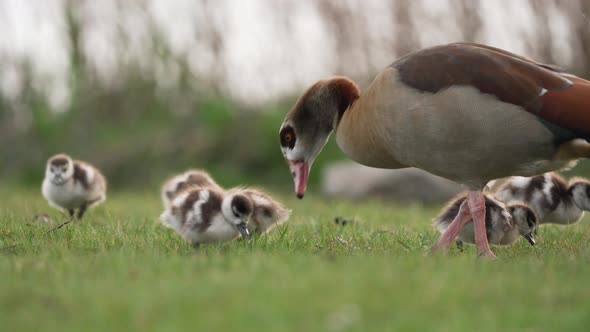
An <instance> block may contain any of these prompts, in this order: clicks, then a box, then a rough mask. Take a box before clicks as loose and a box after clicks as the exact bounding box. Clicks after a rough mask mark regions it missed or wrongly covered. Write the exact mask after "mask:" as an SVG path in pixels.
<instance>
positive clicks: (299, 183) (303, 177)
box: [288, 161, 309, 199]
mask: <svg viewBox="0 0 590 332" xmlns="http://www.w3.org/2000/svg"><path fill="white" fill-rule="evenodd" d="M288 163H289V169H290V170H291V175H292V176H293V182H294V183H295V194H296V195H297V198H299V199H302V198H303V194H305V189H306V187H307V180H308V179H309V164H308V163H307V162H305V161H288Z"/></svg>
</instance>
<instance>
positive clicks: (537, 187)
mask: <svg viewBox="0 0 590 332" xmlns="http://www.w3.org/2000/svg"><path fill="white" fill-rule="evenodd" d="M496 196H497V197H498V198H499V199H501V200H502V201H504V202H512V201H520V202H524V203H525V204H527V205H528V206H529V207H530V208H531V209H532V210H533V211H534V212H535V214H536V215H537V217H538V218H539V223H540V224H547V223H551V224H562V225H568V224H573V223H575V222H577V221H579V220H580V219H582V217H583V216H584V211H590V182H588V181H587V180H585V179H582V178H573V179H571V180H570V181H569V183H568V182H566V181H565V180H564V179H563V178H562V177H561V176H559V175H558V174H556V173H553V172H550V173H546V174H543V175H538V176H533V177H522V176H514V177H510V178H508V180H507V181H506V182H505V183H504V184H503V185H502V186H500V187H499V188H498V190H497V192H496Z"/></svg>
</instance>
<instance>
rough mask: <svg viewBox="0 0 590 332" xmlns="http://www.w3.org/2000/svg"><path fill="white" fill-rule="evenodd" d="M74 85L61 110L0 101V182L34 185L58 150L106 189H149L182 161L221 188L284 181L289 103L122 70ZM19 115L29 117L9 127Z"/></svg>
mask: <svg viewBox="0 0 590 332" xmlns="http://www.w3.org/2000/svg"><path fill="white" fill-rule="evenodd" d="M78 84H79V85H78V88H77V93H76V97H75V98H74V100H73V103H72V105H71V106H70V108H69V109H68V110H66V111H64V112H54V111H51V110H50V109H49V106H48V104H47V102H46V100H45V99H46V98H45V96H44V95H42V94H40V93H34V92H31V93H27V94H25V95H24V97H23V98H22V99H21V100H20V101H19V107H18V108H15V107H14V106H13V105H11V104H9V103H7V102H6V101H3V102H2V103H0V105H2V106H0V123H1V125H0V128H1V131H2V133H0V143H1V147H2V148H1V150H0V160H2V162H1V167H0V179H3V180H5V181H8V182H12V183H15V184H21V185H22V184H24V185H31V186H37V185H39V184H40V181H41V179H42V177H43V173H44V167H45V161H46V160H47V158H49V157H50V156H51V155H53V154H55V153H59V152H65V153H68V154H70V155H71V156H72V157H74V158H77V159H82V160H87V161H89V162H91V163H93V164H95V165H96V166H98V167H99V168H100V169H102V170H103V171H104V173H105V174H106V175H107V177H108V179H109V182H110V185H111V188H123V187H129V186H132V187H140V188H143V187H147V186H153V185H154V184H156V183H160V182H162V181H163V180H164V179H165V178H166V177H167V176H170V175H172V174H173V173H175V172H180V171H182V170H184V169H187V168H204V169H206V170H208V171H210V172H211V173H212V174H213V175H214V176H215V177H216V178H218V179H219V181H220V183H222V184H225V185H228V186H229V185H236V184H238V183H244V184H251V185H252V184H257V185H264V186H271V187H274V188H279V189H290V188H291V185H292V184H291V177H290V175H289V171H288V168H287V166H286V164H285V162H284V161H283V159H282V156H281V153H280V149H279V144H278V129H279V127H280V125H281V123H282V119H283V117H284V114H285V113H286V112H287V111H288V110H289V108H290V107H291V106H292V104H293V102H294V100H288V101H284V102H277V103H273V104H269V105H266V106H264V107H262V109H254V108H253V107H247V106H242V105H240V104H238V103H236V102H233V101H232V100H230V99H228V98H224V97H220V96H218V95H217V94H215V93H214V92H210V91H208V92H207V91H205V92H204V91H201V90H199V89H194V90H189V89H193V88H186V89H187V90H185V91H164V93H163V92H162V91H159V90H158V86H157V82H156V81H155V80H151V79H150V78H145V77H142V76H141V75H128V76H127V78H126V81H125V83H124V85H122V86H123V87H124V88H121V89H117V90H113V89H110V88H108V87H103V86H101V85H99V84H96V83H95V82H92V81H91V80H88V81H81V80H78ZM31 89H32V88H31ZM179 105H181V106H179ZM181 108H182V109H181ZM18 112H21V113H18ZM23 113H24V114H29V115H30V123H28V124H27V125H26V126H25V127H24V128H17V126H15V123H17V122H18V118H19V117H22V116H23ZM326 150H327V152H325V153H323V154H322V158H320V159H319V160H318V161H317V164H316V167H315V169H316V170H317V169H320V168H321V165H322V164H323V163H324V161H326V160H329V159H331V158H333V157H337V156H338V155H341V153H340V151H339V150H338V149H337V147H335V145H334V144H333V143H331V144H329V146H328V147H327V149H326ZM318 173H319V172H317V171H316V172H313V173H312V179H311V181H312V182H316V181H317V178H318Z"/></svg>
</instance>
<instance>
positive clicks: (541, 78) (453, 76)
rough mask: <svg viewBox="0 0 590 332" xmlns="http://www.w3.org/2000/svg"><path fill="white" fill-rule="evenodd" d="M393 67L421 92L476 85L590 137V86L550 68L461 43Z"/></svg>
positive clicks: (409, 57)
mask: <svg viewBox="0 0 590 332" xmlns="http://www.w3.org/2000/svg"><path fill="white" fill-rule="evenodd" d="M391 67H393V68H395V69H397V70H398V72H399V74H400V79H401V80H402V82H404V83H405V84H407V85H409V86H411V87H413V88H415V89H417V90H421V91H425V92H431V93H436V92H438V91H440V90H443V89H446V88H448V87H451V86H454V85H464V86H473V87H475V88H477V89H478V90H479V91H481V92H482V93H486V94H491V95H494V96H495V97H496V98H498V99H499V100H501V101H503V102H506V103H511V104H514V105H518V106H520V107H522V108H523V109H525V110H526V111H528V112H530V113H533V114H535V115H537V116H538V117H539V118H541V119H542V120H543V121H544V123H546V124H548V125H549V126H551V127H555V126H557V127H559V128H561V129H565V130H566V131H570V132H571V133H572V134H574V136H579V137H589V136H590V107H588V106H587V105H588V104H590V82H588V81H586V80H583V79H581V78H578V77H575V76H573V75H568V74H565V73H562V72H560V71H559V70H558V69H556V68H554V67H552V66H549V65H545V64H541V63H537V62H535V61H532V60H530V59H528V58H525V57H522V56H519V55H516V54H513V53H510V52H507V51H504V50H501V49H497V48H494V47H490V46H485V45H479V44H468V43H457V44H448V45H442V46H436V47H432V48H428V49H424V50H421V51H417V52H414V53H410V54H408V55H406V56H404V57H402V58H401V59H399V60H398V61H396V62H394V63H393V64H392V65H391ZM552 129H555V128H552ZM572 138H573V137H572Z"/></svg>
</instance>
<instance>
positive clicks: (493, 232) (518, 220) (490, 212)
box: [433, 194, 537, 250]
mask: <svg viewBox="0 0 590 332" xmlns="http://www.w3.org/2000/svg"><path fill="white" fill-rule="evenodd" d="M484 197H485V209H486V234H487V238H488V241H489V243H490V244H494V245H508V244H512V243H514V242H516V240H518V238H519V237H520V236H522V237H524V238H525V239H526V240H527V241H529V243H530V244H531V245H535V239H534V236H533V233H534V231H535V228H536V227H537V217H536V216H535V213H534V212H533V210H531V209H530V208H529V207H528V206H526V205H524V204H521V203H515V204H510V205H508V206H506V205H505V204H504V203H502V202H500V201H499V200H497V199H496V198H495V197H494V196H492V195H490V194H486V195H484ZM465 199H466V195H465V194H461V195H459V196H458V197H457V198H455V199H453V200H451V202H450V203H449V204H448V205H447V206H446V207H445V208H444V209H443V212H442V213H441V214H440V215H439V216H438V217H436V218H435V219H434V221H433V226H434V227H435V228H437V229H438V231H439V232H440V233H441V234H443V233H444V232H445V231H446V230H447V229H448V228H449V225H450V224H451V222H452V221H453V219H454V218H455V217H456V216H457V215H458V214H459V213H465V212H466V211H460V207H461V204H463V202H464V201H465ZM464 219H466V220H468V221H466V223H465V226H464V227H463V228H462V230H461V228H459V229H460V232H459V233H458V234H456V235H455V234H454V235H455V238H456V239H457V245H458V246H459V247H461V246H462V243H463V242H467V243H475V233H474V229H473V222H472V220H471V218H464ZM449 246H450V245H449ZM448 249H449V247H446V248H445V250H448Z"/></svg>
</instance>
